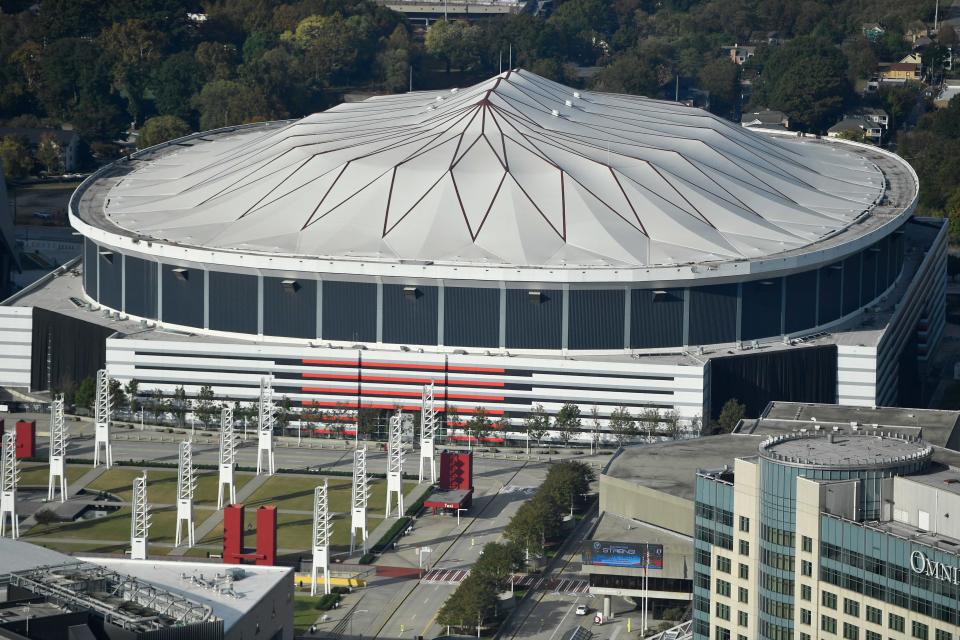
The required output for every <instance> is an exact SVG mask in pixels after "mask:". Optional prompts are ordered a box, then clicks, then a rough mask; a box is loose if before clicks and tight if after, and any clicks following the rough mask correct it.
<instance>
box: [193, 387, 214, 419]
mask: <svg viewBox="0 0 960 640" xmlns="http://www.w3.org/2000/svg"><path fill="white" fill-rule="evenodd" d="M214 399H215V396H214V395H213V387H211V386H210V385H208V384H205V385H203V386H202V387H200V390H199V391H198V392H197V400H196V403H195V404H194V406H193V412H194V413H195V414H196V416H197V417H198V418H200V422H201V424H203V426H204V427H206V428H207V429H209V428H210V427H212V426H213V425H214V424H215V423H216V421H217V419H218V418H219V414H220V410H219V408H218V407H217V405H216V404H215V403H214Z"/></svg>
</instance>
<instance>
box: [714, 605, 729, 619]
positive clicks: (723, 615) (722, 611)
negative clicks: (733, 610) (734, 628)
mask: <svg viewBox="0 0 960 640" xmlns="http://www.w3.org/2000/svg"><path fill="white" fill-rule="evenodd" d="M716 613H717V617H718V618H720V619H721V620H729V619H730V607H728V606H727V605H725V604H723V603H722V602H718V603H717V609H716Z"/></svg>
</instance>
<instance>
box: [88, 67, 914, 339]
mask: <svg viewBox="0 0 960 640" xmlns="http://www.w3.org/2000/svg"><path fill="white" fill-rule="evenodd" d="M916 196H917V181H916V176H915V175H914V173H913V171H912V170H911V169H910V167H909V165H907V164H906V163H905V162H903V161H902V160H900V159H899V158H898V157H896V156H894V155H892V154H889V153H887V152H884V151H882V150H879V149H876V148H873V147H868V146H866V145H857V144H849V143H841V142H837V141H825V140H819V139H814V138H810V137H797V136H796V135H784V134H783V133H782V132H781V134H779V135H776V134H773V133H771V132H767V133H763V132H757V131H755V130H748V129H744V128H742V127H738V126H736V125H734V124H731V123H729V122H727V121H725V120H722V119H720V118H718V117H716V116H714V115H711V114H709V113H707V112H705V111H702V110H700V109H696V108H692V107H688V106H685V105H681V104H677V103H672V102H664V101H660V100H650V99H647V98H642V97H635V96H625V95H613V94H603V93H593V92H581V91H576V90H573V89H571V88H569V87H565V86H563V85H560V84H557V83H555V82H551V81H549V80H546V79H544V78H541V77H539V76H536V75H533V74H530V73H527V72H525V71H522V70H521V71H509V72H506V73H503V74H501V75H499V76H496V77H494V78H491V79H490V80H487V81H485V82H482V83H480V84H478V85H476V86H473V87H469V88H466V89H459V90H457V89H454V90H449V91H440V92H426V93H410V94H406V95H398V96H383V97H377V98H371V99H368V100H366V101H363V102H359V103H348V104H342V105H339V106H337V107H335V108H333V109H330V110H329V111H325V112H323V113H317V114H313V115H311V116H308V117H306V118H303V119H301V120H297V121H292V122H281V123H266V124H260V125H251V126H244V127H231V128H227V129H223V130H217V131H212V132H206V133H201V134H195V135H193V136H189V137H187V138H184V139H181V140H177V141H173V142H171V143H167V144H165V145H161V146H159V147H155V148H152V149H149V150H147V151H146V152H141V153H140V154H137V155H136V156H134V157H132V158H131V159H130V160H129V161H123V162H119V163H116V164H115V165H113V166H111V167H108V168H106V169H104V170H102V171H101V172H100V173H98V174H97V175H95V176H93V177H91V178H90V179H89V180H88V181H87V182H86V183H84V185H82V186H81V188H80V189H79V190H78V191H77V193H76V194H75V196H74V199H73V201H72V203H71V220H72V222H73V224H74V225H75V226H76V228H77V229H78V230H79V231H80V232H81V233H82V234H83V235H84V236H86V238H87V240H88V242H87V249H86V252H87V253H86V261H87V264H88V265H96V267H97V268H96V269H90V268H88V269H87V270H86V276H85V278H86V279H85V289H86V293H87V295H88V296H89V297H90V298H92V299H93V300H95V301H96V302H97V303H99V304H100V305H103V306H105V307H107V308H108V309H113V310H116V311H119V312H121V313H124V314H127V315H129V316H132V317H134V318H145V319H148V320H157V321H160V322H161V323H163V324H164V325H173V326H175V327H186V328H189V329H191V330H201V331H208V332H225V333H229V334H240V335H244V336H269V337H276V338H280V339H294V340H301V341H302V340H323V341H325V342H331V343H336V342H343V343H349V344H350V345H352V344H356V343H367V344H383V345H396V346H416V347H421V348H425V349H426V348H430V349H434V350H441V351H442V350H448V349H471V348H476V349H484V350H486V349H512V350H522V351H528V352H531V353H536V352H546V353H550V352H554V351H561V350H567V351H571V350H575V351H584V352H589V351H607V352H609V351H618V352H623V351H629V352H635V351H638V350H644V351H654V352H656V351H658V350H659V351H662V350H676V349H678V348H683V347H690V346H699V345H710V344H721V343H732V342H738V341H752V340H766V339H778V340H779V339H780V338H781V337H782V336H788V335H797V334H800V333H804V332H812V331H816V330H820V329H823V328H824V327H827V326H831V325H832V324H834V323H836V322H838V321H840V320H842V319H843V318H846V317H849V316H851V315H853V314H856V313H858V312H859V311H860V310H861V309H862V308H864V307H865V306H867V305H869V304H870V303H871V302H872V301H873V300H875V299H876V298H877V297H878V296H880V295H882V293H883V292H884V291H886V290H887V289H888V288H889V287H890V286H891V285H892V284H893V283H894V282H895V281H896V279H897V274H898V273H899V270H900V265H901V264H902V259H903V244H902V242H900V241H899V240H898V234H897V233H896V230H897V229H898V228H899V227H900V226H901V225H902V223H903V222H904V221H905V220H906V219H907V218H908V217H909V216H910V213H911V212H912V210H913V206H914V203H915V200H916Z"/></svg>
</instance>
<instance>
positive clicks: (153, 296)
mask: <svg viewBox="0 0 960 640" xmlns="http://www.w3.org/2000/svg"><path fill="white" fill-rule="evenodd" d="M124 262H125V263H126V283H125V288H126V293H127V306H126V308H125V309H124V311H125V312H126V313H129V314H130V315H132V316H139V317H141V318H149V319H150V320H156V319H157V263H156V262H153V261H151V260H142V259H140V258H134V257H133V256H127V257H126V260H125V261H124Z"/></svg>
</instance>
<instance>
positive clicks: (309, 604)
mask: <svg viewBox="0 0 960 640" xmlns="http://www.w3.org/2000/svg"><path fill="white" fill-rule="evenodd" d="M320 597H321V596H316V597H311V596H308V595H303V594H300V593H297V594H295V595H294V599H293V628H294V629H295V630H296V631H297V632H298V633H302V632H303V631H306V630H307V629H308V628H309V627H310V625H312V624H313V623H314V622H316V621H317V618H319V617H320V616H322V615H323V614H324V613H326V612H325V611H320V609H317V608H315V606H316V604H317V602H319V601H320Z"/></svg>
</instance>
